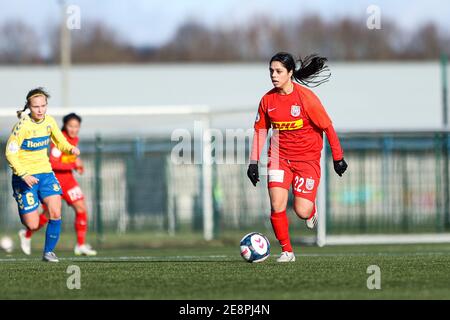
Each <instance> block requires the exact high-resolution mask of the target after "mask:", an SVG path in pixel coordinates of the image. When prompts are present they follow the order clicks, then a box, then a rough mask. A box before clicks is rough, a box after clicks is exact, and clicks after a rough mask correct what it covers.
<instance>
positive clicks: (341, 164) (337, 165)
mask: <svg viewBox="0 0 450 320" xmlns="http://www.w3.org/2000/svg"><path fill="white" fill-rule="evenodd" d="M333 164H334V171H336V173H337V174H338V175H339V177H342V174H343V173H344V172H345V170H347V167H348V165H347V162H345V160H344V158H342V159H341V160H336V161H333Z"/></svg>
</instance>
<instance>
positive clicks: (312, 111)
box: [305, 92, 347, 176]
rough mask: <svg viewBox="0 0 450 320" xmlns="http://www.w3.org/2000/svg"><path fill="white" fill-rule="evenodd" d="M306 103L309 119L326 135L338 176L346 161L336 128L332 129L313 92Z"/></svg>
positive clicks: (343, 169)
mask: <svg viewBox="0 0 450 320" xmlns="http://www.w3.org/2000/svg"><path fill="white" fill-rule="evenodd" d="M307 100H308V103H306V104H305V106H306V112H307V114H308V117H309V118H310V120H311V121H312V122H313V123H314V125H316V126H317V127H319V128H320V129H322V130H323V131H324V132H325V134H326V135H327V139H328V143H329V144H330V148H331V155H332V157H333V164H334V171H336V173H337V174H338V175H339V176H342V174H343V173H344V172H345V170H347V163H346V162H345V160H344V151H343V150H342V147H341V143H340V141H339V138H338V135H337V133H336V130H334V127H333V123H332V122H331V118H330V116H329V115H328V114H327V112H326V110H325V108H324V107H323V105H322V103H321V102H320V100H319V98H317V96H316V95H315V94H314V93H312V92H311V93H310V94H308V95H307Z"/></svg>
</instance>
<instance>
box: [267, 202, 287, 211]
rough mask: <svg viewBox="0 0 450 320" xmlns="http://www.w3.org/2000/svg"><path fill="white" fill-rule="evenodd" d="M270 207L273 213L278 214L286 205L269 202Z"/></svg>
mask: <svg viewBox="0 0 450 320" xmlns="http://www.w3.org/2000/svg"><path fill="white" fill-rule="evenodd" d="M270 204H271V207H272V211H273V212H280V211H284V210H285V209H286V203H285V202H284V201H274V200H272V201H271V203H270Z"/></svg>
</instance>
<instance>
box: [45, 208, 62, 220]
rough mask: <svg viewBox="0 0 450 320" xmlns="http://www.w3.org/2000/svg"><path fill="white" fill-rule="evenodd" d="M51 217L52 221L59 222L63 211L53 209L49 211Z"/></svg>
mask: <svg viewBox="0 0 450 320" xmlns="http://www.w3.org/2000/svg"><path fill="white" fill-rule="evenodd" d="M48 213H49V216H50V219H52V220H58V219H61V209H59V210H58V208H53V209H50V210H49V212H48Z"/></svg>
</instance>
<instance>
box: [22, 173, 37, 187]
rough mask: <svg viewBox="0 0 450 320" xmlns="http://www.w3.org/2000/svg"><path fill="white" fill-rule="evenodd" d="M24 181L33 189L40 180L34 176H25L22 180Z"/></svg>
mask: <svg viewBox="0 0 450 320" xmlns="http://www.w3.org/2000/svg"><path fill="white" fill-rule="evenodd" d="M22 180H23V181H25V183H26V184H27V186H29V187H30V188H32V187H33V186H34V185H35V184H37V183H38V182H39V179H38V178H36V177H34V176H25V177H23V178H22Z"/></svg>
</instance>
